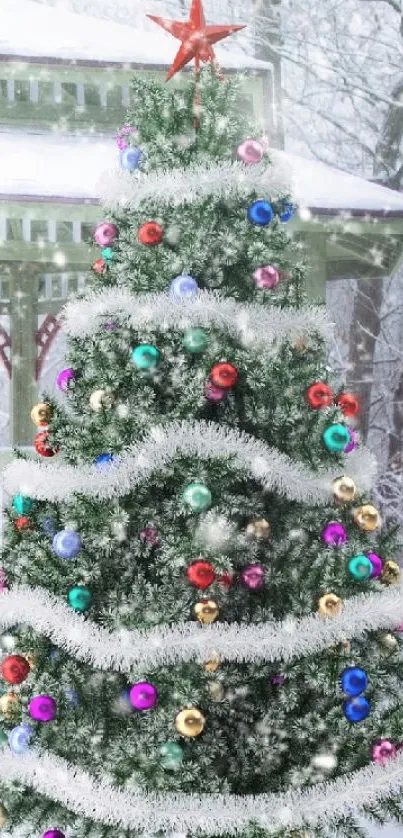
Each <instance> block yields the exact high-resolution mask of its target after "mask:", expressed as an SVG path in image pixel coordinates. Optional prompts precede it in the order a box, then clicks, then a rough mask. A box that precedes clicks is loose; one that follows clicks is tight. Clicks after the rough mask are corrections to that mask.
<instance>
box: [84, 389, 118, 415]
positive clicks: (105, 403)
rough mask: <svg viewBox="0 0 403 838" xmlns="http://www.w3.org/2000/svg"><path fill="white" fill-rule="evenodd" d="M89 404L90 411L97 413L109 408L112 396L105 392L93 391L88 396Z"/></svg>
mask: <svg viewBox="0 0 403 838" xmlns="http://www.w3.org/2000/svg"><path fill="white" fill-rule="evenodd" d="M89 402H90V407H91V408H92V410H94V411H95V412H96V413H98V412H99V411H100V410H102V409H103V408H105V407H110V406H111V404H112V395H111V393H109V392H108V391H107V390H94V392H93V393H91V395H90V398H89Z"/></svg>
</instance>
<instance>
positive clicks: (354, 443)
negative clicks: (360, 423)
mask: <svg viewBox="0 0 403 838" xmlns="http://www.w3.org/2000/svg"><path fill="white" fill-rule="evenodd" d="M347 430H348V432H349V435H350V442H348V443H347V445H346V447H345V449H344V453H345V454H349V453H350V451H354V450H355V449H356V448H358V445H359V442H360V437H359V434H358V433H357V431H356V430H355V429H354V428H350V427H349V426H348V427H347Z"/></svg>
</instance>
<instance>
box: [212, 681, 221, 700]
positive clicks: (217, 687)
mask: <svg viewBox="0 0 403 838" xmlns="http://www.w3.org/2000/svg"><path fill="white" fill-rule="evenodd" d="M208 691H209V693H210V697H211V698H212V699H213V701H222V699H223V698H224V692H225V690H224V686H223V684H222V683H221V681H210V683H209V685H208Z"/></svg>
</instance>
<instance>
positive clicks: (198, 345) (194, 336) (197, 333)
mask: <svg viewBox="0 0 403 838" xmlns="http://www.w3.org/2000/svg"><path fill="white" fill-rule="evenodd" d="M183 345H184V347H185V349H187V351H188V352H192V353H193V354H196V353H197V352H204V350H205V349H206V347H207V345H208V336H207V334H206V332H205V331H204V329H188V330H187V332H185V334H184V335H183Z"/></svg>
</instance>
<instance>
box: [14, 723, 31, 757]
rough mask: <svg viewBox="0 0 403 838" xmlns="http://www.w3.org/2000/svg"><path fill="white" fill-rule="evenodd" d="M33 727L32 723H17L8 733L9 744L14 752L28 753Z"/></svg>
mask: <svg viewBox="0 0 403 838" xmlns="http://www.w3.org/2000/svg"><path fill="white" fill-rule="evenodd" d="M31 736H32V728H31V727H30V725H17V727H14V728H13V729H12V730H11V731H10V733H9V734H8V744H9V747H10V751H12V753H13V754H26V753H27V751H28V750H29V745H30V740H31Z"/></svg>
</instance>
